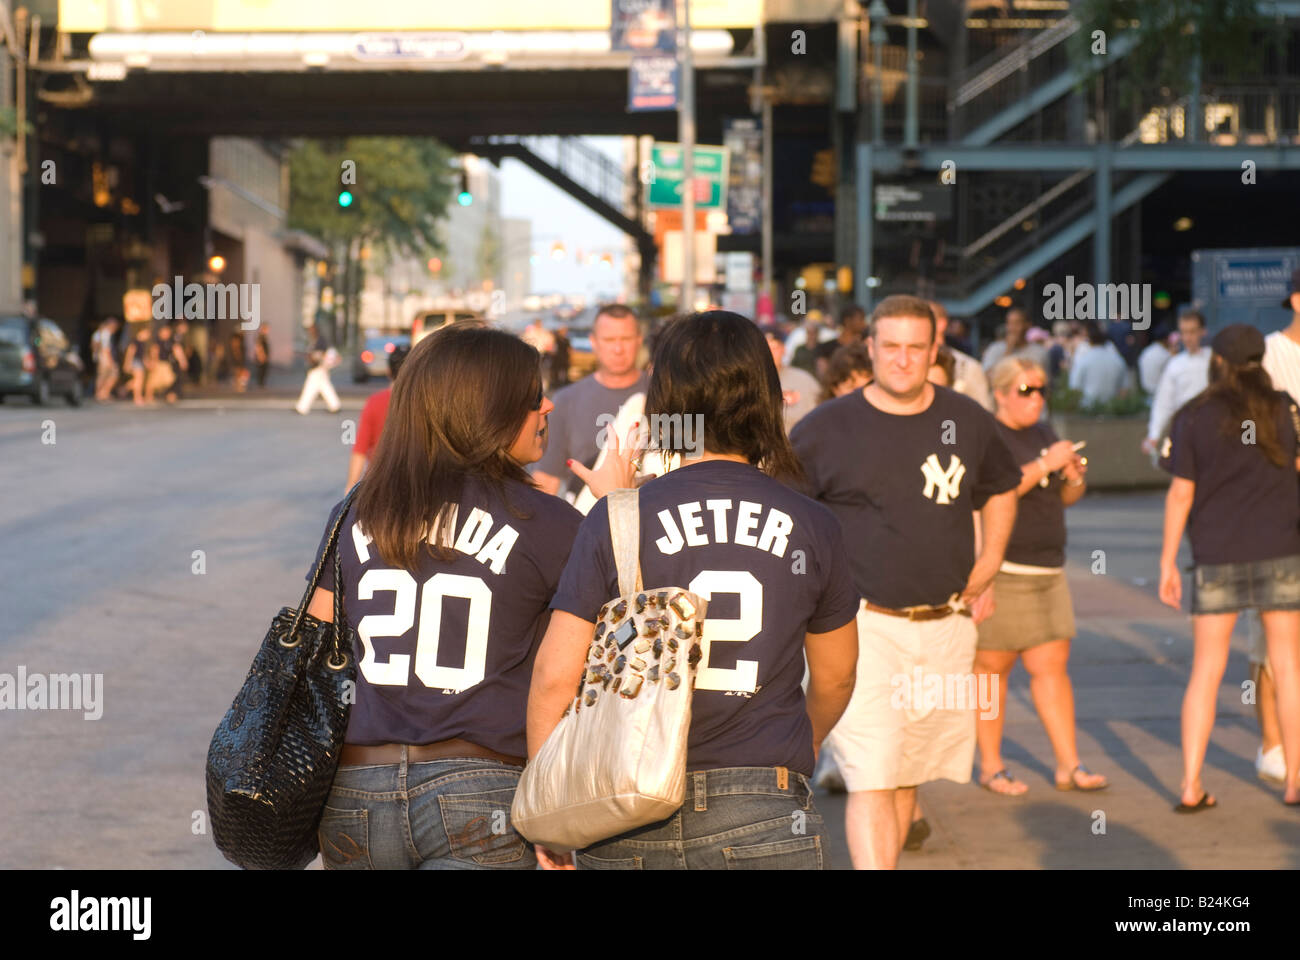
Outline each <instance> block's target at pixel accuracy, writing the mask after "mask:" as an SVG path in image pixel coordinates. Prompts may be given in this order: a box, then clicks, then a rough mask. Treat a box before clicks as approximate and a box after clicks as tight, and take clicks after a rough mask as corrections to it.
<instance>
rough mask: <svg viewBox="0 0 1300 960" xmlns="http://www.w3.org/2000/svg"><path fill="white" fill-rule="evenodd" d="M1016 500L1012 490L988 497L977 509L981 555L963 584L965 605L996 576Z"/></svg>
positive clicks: (986, 587)
mask: <svg viewBox="0 0 1300 960" xmlns="http://www.w3.org/2000/svg"><path fill="white" fill-rule="evenodd" d="M1017 499H1018V497H1017V496H1016V491H1015V490H1007V491H1006V492H1005V493H999V494H996V495H994V496H992V497H989V498H988V500H986V501H985V503H984V506H983V508H981V510H980V521H981V525H982V526H983V538H982V543H981V545H980V552H979V556H977V557H976V558H975V565H974V566H973V567H972V568H971V572H970V578H969V579H968V580H967V581H966V589H965V590H963V591H962V594H961V598H962V600H964V601H965V602H966V603H968V604H969V603H972V602H973V601H974V600H975V598H976V597H978V596H979V595H980V594H982V593H983V592H984V591H985V590H986V589H988V587H989V585H990V584H992V583H993V578H994V577H995V576H997V573H998V567H1000V566H1002V555H1003V554H1004V553H1005V552H1006V549H1007V541H1008V540H1010V539H1011V528H1012V527H1014V526H1015V524H1016V501H1017Z"/></svg>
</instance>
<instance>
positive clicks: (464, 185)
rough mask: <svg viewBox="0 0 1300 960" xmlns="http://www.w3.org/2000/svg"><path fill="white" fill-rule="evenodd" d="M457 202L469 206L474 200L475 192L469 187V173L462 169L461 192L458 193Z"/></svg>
mask: <svg viewBox="0 0 1300 960" xmlns="http://www.w3.org/2000/svg"><path fill="white" fill-rule="evenodd" d="M456 202H457V203H459V204H460V205H461V206H462V207H468V206H469V205H470V204H471V203H473V202H474V194H473V193H471V192H470V189H469V173H468V171H465V170H462V171H461V172H460V193H458V194H457V195H456Z"/></svg>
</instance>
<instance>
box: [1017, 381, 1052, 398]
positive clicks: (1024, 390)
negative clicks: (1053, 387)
mask: <svg viewBox="0 0 1300 960" xmlns="http://www.w3.org/2000/svg"><path fill="white" fill-rule="evenodd" d="M1016 392H1017V393H1018V394H1020V395H1021V396H1022V397H1027V396H1029V395H1030V394H1031V393H1036V394H1038V395H1039V396H1040V397H1042V398H1043V399H1047V388H1046V387H1031V386H1030V385H1029V384H1027V383H1022V384H1021V385H1020V386H1019V387H1017V388H1016Z"/></svg>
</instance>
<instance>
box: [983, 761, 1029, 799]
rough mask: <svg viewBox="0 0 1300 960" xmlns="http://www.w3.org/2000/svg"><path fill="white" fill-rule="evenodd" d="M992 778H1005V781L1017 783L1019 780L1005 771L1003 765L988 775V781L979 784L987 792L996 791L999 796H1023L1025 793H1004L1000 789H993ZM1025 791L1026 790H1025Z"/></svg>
mask: <svg viewBox="0 0 1300 960" xmlns="http://www.w3.org/2000/svg"><path fill="white" fill-rule="evenodd" d="M994 780H1005V781H1006V782H1007V783H1019V782H1020V781H1019V780H1017V779H1016V778H1015V777H1013V776H1012V775H1011V774H1009V773H1007V768H1006V767H1003V768H1002V769H1001V770H999V771H998V772H997V773H995V774H993V776H991V777H989V781H988V783H981V784H980V786H981V787H983V788H984V789H985V790H987V791H988V792H989V793H996V794H997V795H998V796H1000V797H1023V796H1024V795H1025V794H1024V793H1004V792H1003V791H1001V790H994V789H993V781H994ZM1026 792H1027V791H1026Z"/></svg>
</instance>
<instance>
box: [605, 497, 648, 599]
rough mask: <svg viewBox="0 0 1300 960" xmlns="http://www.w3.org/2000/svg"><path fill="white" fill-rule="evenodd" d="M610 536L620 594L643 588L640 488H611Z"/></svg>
mask: <svg viewBox="0 0 1300 960" xmlns="http://www.w3.org/2000/svg"><path fill="white" fill-rule="evenodd" d="M608 502H609V537H610V540H611V541H613V544H614V563H615V565H616V566H617V567H618V595H619V596H620V597H625V596H627V595H628V594H630V593H639V592H640V591H641V508H640V501H639V495H638V491H636V490H611V491H610V493H609V495H608Z"/></svg>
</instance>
